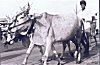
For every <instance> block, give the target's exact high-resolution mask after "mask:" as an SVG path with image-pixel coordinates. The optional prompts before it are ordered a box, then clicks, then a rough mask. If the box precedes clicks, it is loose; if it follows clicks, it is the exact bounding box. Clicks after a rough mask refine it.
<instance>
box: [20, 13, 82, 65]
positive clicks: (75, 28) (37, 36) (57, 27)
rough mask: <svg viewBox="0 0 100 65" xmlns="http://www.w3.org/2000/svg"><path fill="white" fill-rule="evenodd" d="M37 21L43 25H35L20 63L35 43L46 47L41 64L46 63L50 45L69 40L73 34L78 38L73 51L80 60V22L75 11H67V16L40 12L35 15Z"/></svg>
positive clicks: (26, 57)
mask: <svg viewBox="0 0 100 65" xmlns="http://www.w3.org/2000/svg"><path fill="white" fill-rule="evenodd" d="M36 19H37V21H38V22H40V23H42V24H43V25H44V26H38V25H35V27H36V29H35V32H34V37H32V38H30V40H31V43H30V45H29V48H28V50H27V52H26V56H25V59H24V61H23V63H22V64H24V65H25V64H26V63H27V59H28V57H29V55H30V53H31V50H32V49H33V47H34V44H36V45H44V46H45V47H46V49H45V52H44V55H43V57H42V58H43V61H44V64H43V65H47V59H48V55H49V52H50V50H51V47H52V45H53V44H54V43H55V42H60V41H61V42H62V41H66V40H69V39H70V38H71V37H73V36H75V35H76V34H78V35H76V37H77V39H78V42H77V43H78V45H79V48H78V50H77V51H76V52H75V54H76V55H77V56H78V57H77V61H78V62H80V61H81V53H80V51H81V50H80V39H81V29H82V28H81V22H80V19H78V17H77V15H76V14H75V13H69V14H68V15H67V16H59V15H51V14H48V13H46V12H45V13H42V14H41V15H40V16H38V17H36Z"/></svg>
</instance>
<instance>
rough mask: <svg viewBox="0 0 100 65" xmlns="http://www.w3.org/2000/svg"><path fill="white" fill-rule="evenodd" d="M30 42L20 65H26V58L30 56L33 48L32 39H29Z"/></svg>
mask: <svg viewBox="0 0 100 65" xmlns="http://www.w3.org/2000/svg"><path fill="white" fill-rule="evenodd" d="M30 41H31V43H30V45H29V48H28V49H27V51H26V55H25V58H24V61H23V62H22V65H26V64H27V60H28V57H29V55H30V54H31V52H32V49H33V48H34V44H33V43H32V38H30Z"/></svg>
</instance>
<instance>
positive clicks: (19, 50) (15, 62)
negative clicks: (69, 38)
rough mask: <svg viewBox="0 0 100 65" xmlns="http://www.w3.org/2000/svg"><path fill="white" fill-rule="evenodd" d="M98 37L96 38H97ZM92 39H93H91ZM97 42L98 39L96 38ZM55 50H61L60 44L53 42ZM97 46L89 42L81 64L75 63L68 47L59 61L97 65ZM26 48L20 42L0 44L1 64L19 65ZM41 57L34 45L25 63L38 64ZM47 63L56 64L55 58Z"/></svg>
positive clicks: (68, 64)
mask: <svg viewBox="0 0 100 65" xmlns="http://www.w3.org/2000/svg"><path fill="white" fill-rule="evenodd" d="M97 39H98V38H97ZM92 41H94V40H92ZM98 43H99V39H98ZM55 47H56V50H57V52H59V54H61V52H62V45H61V44H55ZM71 49H74V45H73V44H71ZM98 49H99V48H98V47H96V46H95V43H94V42H93V43H91V44H90V51H89V52H90V56H89V57H87V58H83V59H82V63H81V64H76V63H75V60H74V59H73V58H72V57H71V56H70V55H68V49H66V55H65V59H64V60H63V61H61V63H62V64H63V65H99V50H98ZM26 50H27V49H26V48H24V47H23V45H22V44H21V42H18V43H15V44H13V45H10V46H8V49H7V48H4V47H3V44H2V43H1V44H0V51H1V65H21V63H22V61H23V59H24V57H25V52H26ZM49 56H50V58H52V51H51V52H50V55H49ZM50 58H49V59H50ZM40 59H41V54H40V52H39V49H38V47H35V48H34V50H32V53H31V55H30V57H29V59H28V64H27V65H40V62H39V60H40ZM48 63H49V65H57V61H56V60H50V61H48Z"/></svg>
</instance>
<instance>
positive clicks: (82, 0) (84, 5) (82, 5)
mask: <svg viewBox="0 0 100 65" xmlns="http://www.w3.org/2000/svg"><path fill="white" fill-rule="evenodd" d="M80 5H81V8H82V10H85V7H86V1H85V0H81V1H80Z"/></svg>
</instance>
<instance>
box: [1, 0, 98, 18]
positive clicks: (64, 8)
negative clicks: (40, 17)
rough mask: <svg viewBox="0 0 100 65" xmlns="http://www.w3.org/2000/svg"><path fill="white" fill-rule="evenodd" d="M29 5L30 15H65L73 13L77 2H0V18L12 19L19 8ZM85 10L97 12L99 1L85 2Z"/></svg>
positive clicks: (25, 0)
mask: <svg viewBox="0 0 100 65" xmlns="http://www.w3.org/2000/svg"><path fill="white" fill-rule="evenodd" d="M28 2H29V3H30V4H31V11H30V13H31V14H34V13H43V12H48V13H50V14H67V13H69V12H71V11H73V10H74V9H75V7H76V3H78V2H79V0H0V18H3V17H5V16H6V15H7V16H10V17H13V16H15V15H16V13H18V12H20V11H21V10H20V8H22V7H24V6H26V5H27V3H28ZM86 2H87V9H88V10H90V11H92V12H98V11H99V0H86Z"/></svg>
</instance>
